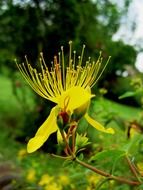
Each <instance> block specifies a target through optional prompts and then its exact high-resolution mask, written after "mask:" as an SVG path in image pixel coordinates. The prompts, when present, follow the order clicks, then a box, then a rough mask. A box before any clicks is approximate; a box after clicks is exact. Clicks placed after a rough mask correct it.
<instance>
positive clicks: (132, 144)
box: [122, 133, 143, 153]
mask: <svg viewBox="0 0 143 190" xmlns="http://www.w3.org/2000/svg"><path fill="white" fill-rule="evenodd" d="M141 140H143V135H142V134H139V133H138V134H136V135H134V136H133V137H132V138H131V139H129V141H128V142H127V143H126V144H125V145H124V146H123V147H122V150H123V151H125V152H126V153H130V152H131V151H135V150H137V147H138V146H139V142H140V141H141Z"/></svg>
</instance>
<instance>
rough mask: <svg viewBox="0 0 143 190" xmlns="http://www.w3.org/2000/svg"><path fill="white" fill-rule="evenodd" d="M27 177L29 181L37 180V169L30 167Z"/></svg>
mask: <svg viewBox="0 0 143 190" xmlns="http://www.w3.org/2000/svg"><path fill="white" fill-rule="evenodd" d="M26 179H27V181H29V182H34V181H35V180H36V171H35V170H34V169H30V170H29V171H28V174H27V177H26Z"/></svg>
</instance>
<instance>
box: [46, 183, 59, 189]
mask: <svg viewBox="0 0 143 190" xmlns="http://www.w3.org/2000/svg"><path fill="white" fill-rule="evenodd" d="M44 190H62V188H61V186H60V185H58V184H56V183H54V182H53V183H51V184H48V185H47V186H45V188H44Z"/></svg>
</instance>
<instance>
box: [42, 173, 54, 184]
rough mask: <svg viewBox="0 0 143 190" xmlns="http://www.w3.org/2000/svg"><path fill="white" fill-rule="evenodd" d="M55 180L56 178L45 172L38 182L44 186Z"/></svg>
mask: <svg viewBox="0 0 143 190" xmlns="http://www.w3.org/2000/svg"><path fill="white" fill-rule="evenodd" d="M53 180H54V177H51V176H49V175H48V174H44V175H42V177H41V179H40V181H39V183H38V184H39V185H40V186H44V185H47V184H49V183H51V182H52V181H53Z"/></svg>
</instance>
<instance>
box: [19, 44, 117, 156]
mask: <svg viewBox="0 0 143 190" xmlns="http://www.w3.org/2000/svg"><path fill="white" fill-rule="evenodd" d="M69 45H70V48H69V59H68V63H67V64H65V58H64V51H63V47H61V52H60V53H59V55H58V58H57V57H56V56H55V57H54V63H53V64H52V67H51V70H49V68H48V67H47V66H46V63H45V60H44V57H43V54H42V53H41V54H40V55H41V57H40V66H41V72H39V73H38V71H37V70H36V69H34V68H32V66H31V65H30V64H29V63H28V60H27V58H26V63H23V64H21V65H18V68H19V70H20V72H21V73H22V75H23V77H24V78H25V79H26V81H27V82H28V83H29V85H30V86H31V87H32V88H33V90H34V91H35V92H36V93H37V94H39V95H40V96H42V97H43V98H45V99H47V100H50V101H52V102H54V103H56V104H57V105H56V106H55V107H54V108H52V110H51V113H50V115H49V116H48V118H47V119H46V121H45V122H44V123H43V124H42V126H41V127H40V128H39V129H38V131H37V133H36V135H35V137H33V138H32V139H30V141H29V142H28V146H27V151H28V152H29V153H32V152H34V151H36V150H37V149H39V148H40V147H41V146H42V145H43V144H44V142H45V141H46V140H47V139H48V138H49V136H50V135H51V134H52V133H54V132H56V131H57V130H58V126H57V122H56V119H57V115H58V111H59V108H60V109H61V110H64V111H66V112H70V113H71V114H72V113H73V114H75V115H76V114H77V115H78V114H79V113H80V118H81V117H83V116H84V117H85V119H86V120H87V121H88V122H89V123H90V124H91V125H92V126H93V127H95V128H96V129H98V130H100V131H102V132H106V133H114V131H113V129H111V128H109V129H105V128H104V127H103V126H102V125H101V124H99V123H98V122H97V121H95V120H93V119H92V118H91V117H89V116H88V114H87V109H88V106H89V103H90V100H91V98H92V97H93V96H94V95H92V94H91V88H92V87H93V86H94V85H95V84H96V82H97V81H98V79H99V78H100V76H101V74H102V73H103V71H104V69H105V67H106V65H105V66H104V68H103V70H102V71H101V72H99V70H100V66H101V62H102V57H101V54H100V55H99V58H98V60H97V61H96V62H94V61H93V62H91V59H90V58H89V59H88V61H86V63H85V65H84V66H83V65H82V62H83V61H82V60H83V54H84V48H85V46H83V49H82V52H81V56H79V57H78V60H76V59H77V58H76V52H75V51H74V52H73V54H72V42H69ZM107 63H108V61H107ZM80 118H78V119H80Z"/></svg>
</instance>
